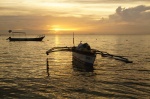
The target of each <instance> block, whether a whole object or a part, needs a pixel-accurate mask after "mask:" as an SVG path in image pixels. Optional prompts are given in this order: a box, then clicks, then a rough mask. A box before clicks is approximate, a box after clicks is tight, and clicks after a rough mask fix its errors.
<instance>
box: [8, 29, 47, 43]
mask: <svg viewBox="0 0 150 99" xmlns="http://www.w3.org/2000/svg"><path fill="white" fill-rule="evenodd" d="M8 32H9V33H23V34H26V33H25V32H12V30H9V31H8ZM44 37H45V35H40V36H39V37H35V38H26V37H25V38H17V37H9V38H7V40H9V41H42V40H43V38H44Z"/></svg>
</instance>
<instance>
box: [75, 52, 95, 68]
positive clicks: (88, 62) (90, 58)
mask: <svg viewBox="0 0 150 99" xmlns="http://www.w3.org/2000/svg"><path fill="white" fill-rule="evenodd" d="M72 56H73V64H74V65H75V66H76V67H79V68H82V69H85V70H88V71H89V70H93V64H94V61H95V58H96V55H95V54H91V55H88V54H82V53H78V52H73V55H72Z"/></svg>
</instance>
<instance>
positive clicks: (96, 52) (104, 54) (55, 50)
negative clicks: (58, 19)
mask: <svg viewBox="0 0 150 99" xmlns="http://www.w3.org/2000/svg"><path fill="white" fill-rule="evenodd" d="M75 48H76V47H53V48H51V49H49V50H48V51H46V54H47V55H49V53H52V52H58V51H69V52H74V51H75ZM91 52H93V53H95V54H99V55H101V56H102V57H108V58H113V59H115V60H119V61H123V62H125V63H133V61H130V60H128V59H127V58H125V57H124V56H118V55H113V54H109V53H107V52H104V51H99V50H96V49H91Z"/></svg>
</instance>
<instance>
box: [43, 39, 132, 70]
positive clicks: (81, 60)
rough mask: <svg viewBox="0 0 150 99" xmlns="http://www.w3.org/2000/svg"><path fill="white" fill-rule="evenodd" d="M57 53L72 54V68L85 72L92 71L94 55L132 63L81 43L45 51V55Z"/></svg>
mask: <svg viewBox="0 0 150 99" xmlns="http://www.w3.org/2000/svg"><path fill="white" fill-rule="evenodd" d="M58 51H69V52H72V59H73V66H74V65H75V66H76V67H77V68H81V69H85V70H86V71H91V70H93V64H94V61H95V59H96V55H97V54H100V55H101V56H102V57H109V58H113V59H116V60H120V61H123V62H125V63H132V61H130V60H128V59H127V58H124V57H123V56H117V55H112V54H109V53H107V52H103V51H99V50H96V49H91V47H90V45H89V44H88V43H83V44H82V43H81V42H80V44H79V45H78V46H77V47H76V46H73V47H53V48H51V49H49V50H48V51H46V54H47V55H49V53H52V52H58Z"/></svg>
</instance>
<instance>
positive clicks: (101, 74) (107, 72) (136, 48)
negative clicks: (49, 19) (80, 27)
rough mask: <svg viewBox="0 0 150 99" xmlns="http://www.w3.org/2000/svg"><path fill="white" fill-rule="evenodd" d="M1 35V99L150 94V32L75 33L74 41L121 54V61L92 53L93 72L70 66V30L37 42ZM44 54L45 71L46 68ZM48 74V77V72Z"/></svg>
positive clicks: (120, 98) (142, 98)
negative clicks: (57, 49) (62, 49)
mask: <svg viewBox="0 0 150 99" xmlns="http://www.w3.org/2000/svg"><path fill="white" fill-rule="evenodd" d="M7 37H8V36H6V35H5V36H4V35H1V36H0V98H1V99H51V98H58V99H63V98H67V99H68V98H71V99H72V98H73V99H85V98H86V99H93V98H94V99H110V98H114V99H116V98H117V99H134V98H135V99H136V98H138V99H149V98H150V43H149V41H150V35H75V45H78V43H79V42H80V41H82V42H87V43H88V44H90V45H91V47H92V48H94V49H98V50H100V51H106V52H108V53H110V54H115V55H121V56H125V57H126V58H128V59H129V60H132V61H133V63H129V64H127V63H124V62H120V61H117V60H114V59H109V58H104V57H101V56H100V55H97V57H96V60H95V63H94V70H93V71H92V72H85V71H80V70H78V69H76V68H73V66H72V53H71V52H55V53H51V54H50V55H48V56H47V55H46V53H45V52H46V51H47V50H48V49H50V48H52V47H57V46H68V47H69V46H73V44H72V35H46V37H45V38H44V40H43V41H42V42H9V41H7V40H6V38H7ZM47 58H48V64H49V71H47V69H46V68H47V61H46V60H47ZM48 73H49V76H48Z"/></svg>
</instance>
